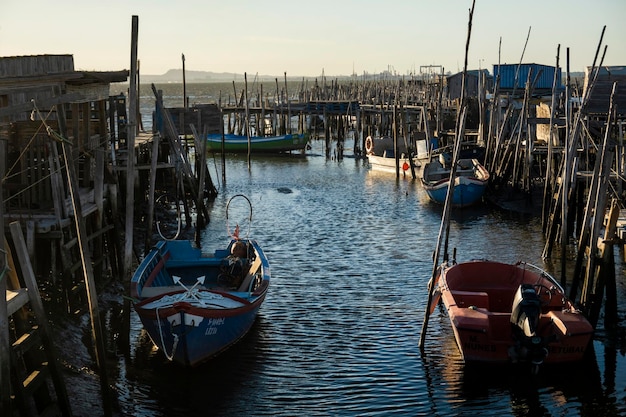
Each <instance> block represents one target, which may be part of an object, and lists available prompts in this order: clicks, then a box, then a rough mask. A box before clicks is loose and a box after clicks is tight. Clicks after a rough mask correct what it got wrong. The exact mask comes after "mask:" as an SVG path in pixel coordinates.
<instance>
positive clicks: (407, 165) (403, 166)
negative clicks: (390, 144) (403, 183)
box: [367, 155, 419, 175]
mask: <svg viewBox="0 0 626 417" xmlns="http://www.w3.org/2000/svg"><path fill="white" fill-rule="evenodd" d="M367 162H368V163H369V165H370V168H371V169H372V170H373V171H379V172H386V173H388V174H395V173H396V158H394V157H386V156H377V155H367ZM418 166H419V165H418V164H417V161H415V160H414V161H413V168H414V169H416V168H418ZM398 172H399V173H400V174H401V175H411V161H410V160H409V159H408V158H405V157H402V158H400V159H399V167H398ZM416 175H417V174H416Z"/></svg>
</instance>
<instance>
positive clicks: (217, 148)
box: [206, 133, 309, 153]
mask: <svg viewBox="0 0 626 417" xmlns="http://www.w3.org/2000/svg"><path fill="white" fill-rule="evenodd" d="M206 141H207V152H213V153H219V152H222V149H224V152H226V153H246V152H248V137H247V136H243V135H228V134H225V135H223V137H222V135H221V134H209V135H207V137H206ZM308 143H309V135H308V134H307V133H303V134H287V135H280V136H251V137H250V152H252V153H280V152H291V151H304V150H306V148H307V145H308ZM222 146H223V148H222Z"/></svg>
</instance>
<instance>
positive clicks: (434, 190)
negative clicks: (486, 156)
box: [422, 153, 489, 207]
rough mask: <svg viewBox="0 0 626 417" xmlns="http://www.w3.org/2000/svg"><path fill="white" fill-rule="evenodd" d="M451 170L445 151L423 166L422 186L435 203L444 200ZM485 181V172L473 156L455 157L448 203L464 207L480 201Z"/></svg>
mask: <svg viewBox="0 0 626 417" xmlns="http://www.w3.org/2000/svg"><path fill="white" fill-rule="evenodd" d="M451 172H452V166H451V163H450V161H449V154H445V153H442V154H440V155H439V157H438V158H433V160H431V161H430V162H428V163H427V164H426V166H425V167H424V171H423V174H422V186H423V187H424V190H425V191H426V194H428V197H429V198H430V199H431V200H432V201H434V202H435V203H438V204H444V203H445V201H446V196H447V194H448V188H449V185H450V179H451ZM488 183H489V172H488V171H487V169H486V168H485V167H484V166H483V165H482V164H481V163H480V162H479V161H478V160H477V159H475V158H471V159H469V158H468V159H459V160H458V162H457V167H456V170H455V176H454V184H453V190H452V198H451V205H452V206H453V207H465V206H469V205H472V204H474V203H476V202H478V201H480V200H481V199H482V196H483V195H484V193H485V190H486V189H487V184H488Z"/></svg>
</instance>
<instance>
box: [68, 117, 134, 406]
mask: <svg viewBox="0 0 626 417" xmlns="http://www.w3.org/2000/svg"><path fill="white" fill-rule="evenodd" d="M57 114H58V123H59V130H60V132H61V138H60V139H61V147H62V148H63V160H64V161H65V169H66V173H67V182H68V189H69V192H70V196H71V201H72V209H73V211H74V223H75V225H76V237H77V240H78V247H79V249H80V259H81V263H82V267H83V268H82V269H83V276H84V280H85V287H86V290H87V302H88V305H89V316H90V317H91V332H92V337H93V342H94V345H95V352H96V361H97V365H98V370H99V375H100V388H101V391H102V405H103V410H104V415H105V416H110V415H112V414H111V404H110V402H111V401H110V398H111V396H110V392H109V383H108V378H107V372H106V349H105V346H104V338H103V333H102V328H101V321H100V309H99V307H98V294H97V291H96V283H95V281H94V278H93V269H92V266H91V254H90V250H89V245H88V234H87V226H86V224H85V219H84V218H83V215H82V207H81V202H80V194H79V187H78V176H77V175H76V166H75V165H74V161H75V160H76V158H74V155H73V149H72V144H71V143H70V142H69V141H68V140H67V139H65V138H66V134H65V132H67V129H66V127H65V120H66V119H65V109H64V107H63V105H59V106H58V107H57ZM131 149H132V148H131Z"/></svg>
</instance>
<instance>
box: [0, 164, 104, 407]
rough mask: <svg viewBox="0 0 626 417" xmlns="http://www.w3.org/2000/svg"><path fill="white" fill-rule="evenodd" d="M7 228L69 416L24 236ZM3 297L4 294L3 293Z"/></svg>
mask: <svg viewBox="0 0 626 417" xmlns="http://www.w3.org/2000/svg"><path fill="white" fill-rule="evenodd" d="M66 165H67V164H66ZM9 227H10V229H11V236H12V238H13V243H14V244H15V251H16V254H17V256H18V259H19V261H20V266H21V268H22V277H23V279H24V283H25V284H26V288H27V289H28V298H29V300H30V306H31V308H32V309H33V312H34V313H35V316H36V317H37V322H38V325H39V328H40V330H41V333H40V334H41V343H42V345H43V348H44V350H45V351H46V354H47V357H48V359H49V365H50V374H51V376H52V380H53V381H54V388H55V393H56V396H57V403H58V405H59V408H60V409H61V411H62V413H63V415H64V416H71V415H72V409H71V407H70V403H69V399H68V396H67V390H66V388H65V382H64V381H63V377H62V376H61V372H60V369H59V364H58V362H57V354H56V349H55V347H54V343H53V340H52V332H51V330H50V328H49V326H48V325H47V323H48V318H47V316H46V312H45V310H44V308H43V303H42V302H41V296H40V295H39V287H38V286H37V281H36V279H35V273H34V272H33V267H32V265H31V263H30V259H29V257H28V252H27V248H26V244H25V242H24V235H23V234H22V228H21V226H20V223H19V222H13V223H11V224H10V226H9ZM0 241H4V239H1V240H0ZM2 281H3V282H6V281H5V280H2ZM3 297H4V293H3ZM5 307H6V304H5ZM8 358H9V356H3V358H2V360H3V361H7V362H8V361H9V360H8ZM101 379H102V377H101ZM105 380H106V378H105ZM9 385H10V384H9ZM3 398H4V397H3ZM7 398H8V397H7ZM106 408H107V406H106V405H105V409H106ZM2 415H5V414H2ZM6 415H10V414H6Z"/></svg>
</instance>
